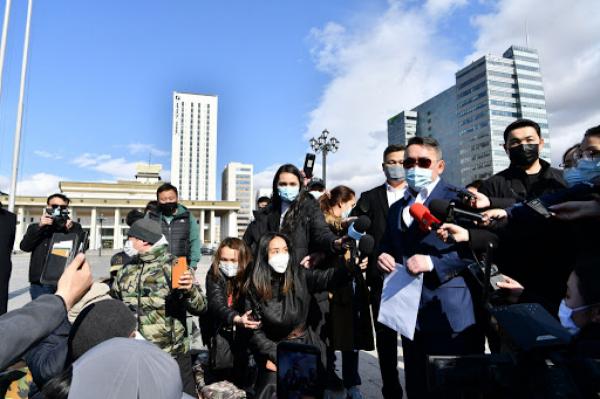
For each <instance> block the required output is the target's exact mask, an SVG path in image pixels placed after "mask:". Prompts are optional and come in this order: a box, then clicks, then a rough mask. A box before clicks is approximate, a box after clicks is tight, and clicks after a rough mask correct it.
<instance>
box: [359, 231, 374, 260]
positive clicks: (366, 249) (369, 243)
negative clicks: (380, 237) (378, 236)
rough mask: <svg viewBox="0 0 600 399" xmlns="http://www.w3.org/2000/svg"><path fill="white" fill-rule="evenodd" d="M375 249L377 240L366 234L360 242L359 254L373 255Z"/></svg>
mask: <svg viewBox="0 0 600 399" xmlns="http://www.w3.org/2000/svg"><path fill="white" fill-rule="evenodd" d="M374 249H375V239H374V238H373V236H371V235H369V234H365V235H364V236H362V237H361V238H360V241H358V252H359V254H360V255H361V256H362V255H371V254H372V253H373V250H374Z"/></svg>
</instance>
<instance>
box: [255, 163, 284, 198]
mask: <svg viewBox="0 0 600 399" xmlns="http://www.w3.org/2000/svg"><path fill="white" fill-rule="evenodd" d="M280 166H281V165H280V164H273V165H271V166H269V167H267V168H265V169H264V170H262V171H261V172H258V173H255V174H254V181H253V184H254V193H252V195H253V196H254V195H256V191H258V190H259V189H261V188H271V187H272V186H273V176H275V172H277V169H278V168H279V167H280Z"/></svg>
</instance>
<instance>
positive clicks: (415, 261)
mask: <svg viewBox="0 0 600 399" xmlns="http://www.w3.org/2000/svg"><path fill="white" fill-rule="evenodd" d="M428 258H429V257H428V256H427V255H413V256H411V257H410V258H408V259H407V260H406V265H405V266H406V268H407V269H408V271H409V272H410V273H411V274H414V275H415V276H416V275H418V274H420V273H425V272H430V271H431V264H430V263H429V259H428Z"/></svg>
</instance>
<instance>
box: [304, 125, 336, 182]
mask: <svg viewBox="0 0 600 399" xmlns="http://www.w3.org/2000/svg"><path fill="white" fill-rule="evenodd" d="M309 143H310V147H311V148H312V149H313V151H314V152H316V153H319V152H321V153H323V184H325V185H327V180H326V176H327V154H328V153H330V152H336V151H337V150H338V149H339V146H340V141H339V140H338V139H336V138H335V137H333V136H330V133H329V131H328V130H327V129H325V130H323V132H322V133H321V135H320V136H319V137H318V138H316V139H315V138H312V139H310V141H309Z"/></svg>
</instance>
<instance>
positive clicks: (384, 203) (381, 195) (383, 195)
mask: <svg viewBox="0 0 600 399" xmlns="http://www.w3.org/2000/svg"><path fill="white" fill-rule="evenodd" d="M377 198H378V199H379V205H380V206H381V209H384V210H385V214H386V215H387V213H388V211H389V210H390V204H388V199H387V187H386V186H385V183H384V184H383V185H382V186H380V189H379V190H377Z"/></svg>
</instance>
